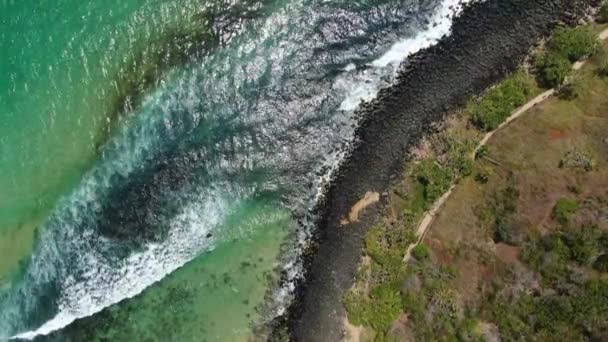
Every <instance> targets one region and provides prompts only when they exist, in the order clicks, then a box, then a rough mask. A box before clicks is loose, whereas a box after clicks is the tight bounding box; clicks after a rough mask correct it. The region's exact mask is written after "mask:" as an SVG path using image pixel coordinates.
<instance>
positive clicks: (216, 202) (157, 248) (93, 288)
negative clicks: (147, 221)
mask: <svg viewBox="0 0 608 342" xmlns="http://www.w3.org/2000/svg"><path fill="white" fill-rule="evenodd" d="M222 189H224V190H225V189H226V187H222ZM222 193H224V192H223V191H222ZM232 205H235V199H233V198H232V199H229V198H226V197H225V196H223V195H222V194H219V193H204V194H201V195H200V197H199V198H198V200H193V201H192V202H190V203H189V204H188V205H187V206H186V207H184V208H182V210H181V212H180V213H179V214H178V215H177V216H176V217H175V218H174V219H173V220H172V222H171V223H170V226H171V227H170V230H169V236H168V238H167V239H166V240H163V241H162V242H161V243H153V244H149V245H147V246H146V249H145V250H144V251H142V252H139V253H135V254H133V255H131V256H129V257H128V258H127V259H126V260H124V261H123V262H122V264H121V265H113V264H111V263H109V262H108V260H106V259H105V258H104V256H103V255H101V254H100V253H98V252H99V250H95V249H93V250H89V251H88V252H87V253H83V254H82V259H81V260H80V261H79V267H80V268H81V269H82V270H85V273H84V274H83V275H81V276H80V277H79V279H78V280H76V279H74V278H73V277H68V278H67V279H66V280H65V281H64V282H63V284H62V289H63V292H62V295H61V298H60V300H59V313H58V314H57V315H56V316H55V317H53V318H52V319H51V320H49V321H47V322H46V323H45V324H43V325H42V326H41V327H39V328H38V329H36V330H33V331H29V332H25V333H21V334H18V335H17V336H15V337H17V338H23V339H32V338H34V337H36V336H38V335H46V334H49V333H51V332H53V331H55V330H58V329H61V328H63V327H65V326H67V325H68V324H70V323H72V322H73V321H75V320H76V319H79V318H83V317H87V316H90V315H93V314H95V313H96V312H98V311H100V310H101V309H103V308H105V307H107V306H110V305H112V304H115V303H118V302H119V301H121V300H123V299H126V298H131V297H133V296H135V295H137V294H139V293H141V292H142V291H143V290H145V289H146V288H147V287H148V286H149V285H150V284H153V283H155V282H157V281H159V280H161V279H162V278H164V277H165V276H166V275H167V274H169V273H171V272H173V271H175V270H176V269H178V268H180V267H181V266H183V265H184V264H185V263H186V262H188V261H189V260H191V259H192V258H194V257H195V256H196V255H197V254H199V253H200V252H201V251H211V250H212V249H213V246H214V243H215V241H216V240H217V237H218V236H221V232H217V233H216V234H213V237H212V238H209V237H208V233H210V232H211V231H213V230H214V228H216V227H218V225H219V224H221V222H223V220H224V218H225V215H226V213H228V212H229V206H232ZM214 233H215V231H214ZM92 238H95V239H101V240H103V238H101V237H99V236H92ZM83 240H89V239H80V241H83ZM107 243H110V242H107ZM72 247H73V246H72ZM117 266H118V267H117Z"/></svg>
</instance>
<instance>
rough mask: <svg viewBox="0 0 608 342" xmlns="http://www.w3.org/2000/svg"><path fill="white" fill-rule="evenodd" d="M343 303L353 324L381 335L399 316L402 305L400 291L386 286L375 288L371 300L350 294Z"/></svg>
mask: <svg viewBox="0 0 608 342" xmlns="http://www.w3.org/2000/svg"><path fill="white" fill-rule="evenodd" d="M343 302H344V306H345V308H346V312H347V315H348V319H349V321H350V322H351V323H353V324H355V325H364V326H368V327H371V328H372V329H374V330H375V331H376V332H378V333H380V334H383V332H384V331H385V330H386V329H387V328H388V327H389V326H390V324H391V323H392V322H393V321H394V320H395V319H396V318H397V317H398V316H399V313H400V312H401V303H402V301H401V295H400V294H399V291H396V290H395V289H393V288H391V287H390V286H387V285H384V284H383V285H379V286H377V287H376V288H374V289H373V290H372V291H371V293H370V296H369V298H366V297H364V296H362V295H358V294H355V293H353V292H348V293H347V294H346V295H345V296H344V300H343Z"/></svg>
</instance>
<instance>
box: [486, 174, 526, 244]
mask: <svg viewBox="0 0 608 342" xmlns="http://www.w3.org/2000/svg"><path fill="white" fill-rule="evenodd" d="M518 199H519V191H518V190H517V189H516V188H515V187H513V186H507V187H506V188H505V189H503V190H502V191H500V192H498V193H496V195H495V196H494V198H493V201H492V207H491V212H492V215H493V218H494V241H495V242H505V243H511V244H513V243H516V242H517V240H518V238H519V237H518V236H516V235H517V234H516V232H515V229H514V228H515V227H514V226H513V216H514V214H515V212H516V211H517V201H518Z"/></svg>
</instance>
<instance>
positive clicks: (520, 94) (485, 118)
mask: <svg viewBox="0 0 608 342" xmlns="http://www.w3.org/2000/svg"><path fill="white" fill-rule="evenodd" d="M534 89H535V87H534V84H533V80H532V78H531V77H530V76H529V75H528V74H526V73H524V72H518V73H515V74H513V75H511V76H510V77H508V78H506V79H505V80H504V81H502V82H501V83H500V84H498V85H497V86H496V87H494V88H491V89H490V90H488V91H487V93H486V94H485V95H484V96H482V97H481V98H480V99H479V100H476V101H472V102H471V103H470V104H469V106H468V111H469V113H471V116H472V120H473V123H475V125H476V126H477V127H479V128H480V129H482V130H487V131H490V130H493V129H495V128H496V127H498V126H499V125H500V124H501V123H502V122H503V121H504V120H505V119H506V118H507V117H509V115H510V114H511V112H513V110H514V109H515V108H517V107H518V106H521V105H523V104H524V103H525V102H526V100H527V99H528V98H529V97H530V96H531V95H532V94H533V92H534Z"/></svg>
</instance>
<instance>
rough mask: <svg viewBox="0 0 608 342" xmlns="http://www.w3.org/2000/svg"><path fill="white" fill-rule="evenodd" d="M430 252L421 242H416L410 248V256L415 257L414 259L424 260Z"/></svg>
mask: <svg viewBox="0 0 608 342" xmlns="http://www.w3.org/2000/svg"><path fill="white" fill-rule="evenodd" d="M429 255H430V253H429V250H428V248H426V246H425V245H423V244H418V245H416V247H414V249H413V250H412V256H413V257H414V258H416V260H425V259H427V258H428V257H429Z"/></svg>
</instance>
